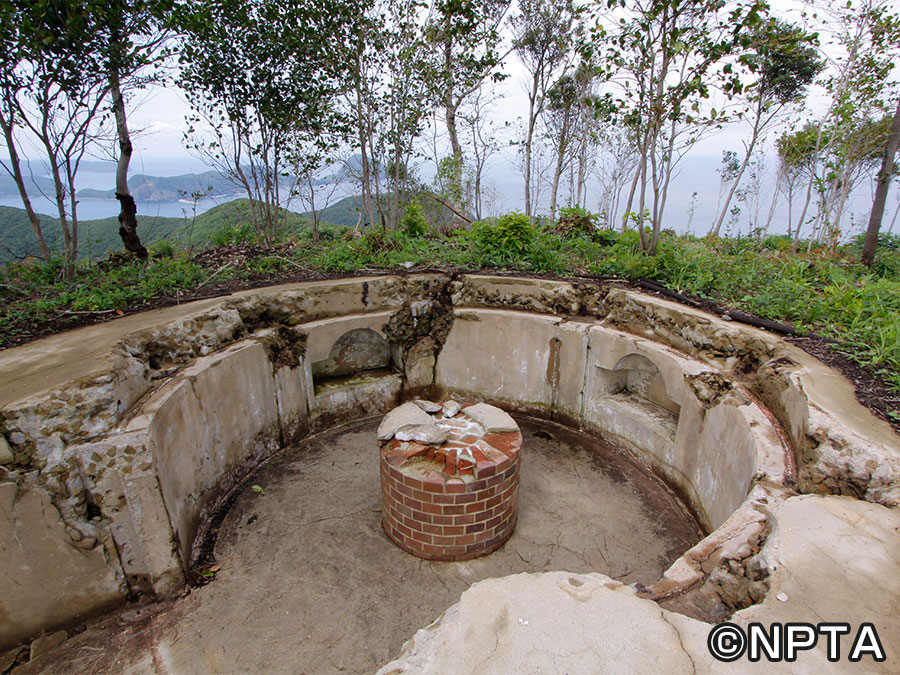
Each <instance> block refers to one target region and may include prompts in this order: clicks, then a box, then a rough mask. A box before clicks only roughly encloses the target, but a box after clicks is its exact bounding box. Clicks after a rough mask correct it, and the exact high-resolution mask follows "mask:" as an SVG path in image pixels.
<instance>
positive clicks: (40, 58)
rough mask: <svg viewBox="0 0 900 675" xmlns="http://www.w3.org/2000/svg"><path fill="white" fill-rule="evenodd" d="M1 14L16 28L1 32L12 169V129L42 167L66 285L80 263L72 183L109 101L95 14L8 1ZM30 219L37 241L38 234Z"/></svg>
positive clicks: (77, 6) (71, 5)
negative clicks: (25, 138)
mask: <svg viewBox="0 0 900 675" xmlns="http://www.w3.org/2000/svg"><path fill="white" fill-rule="evenodd" d="M2 12H3V15H4V19H8V20H10V21H11V22H12V25H13V26H14V28H12V29H11V30H4V31H3V39H4V45H3V47H4V52H5V53H4V55H3V57H2V58H3V68H2V70H3V82H2V85H3V89H4V91H3V109H4V112H3V117H4V118H5V119H4V124H3V126H4V127H6V128H5V129H4V137H5V138H6V142H7V145H8V150H9V151H10V159H11V164H12V165H17V164H18V157H17V153H16V150H15V137H14V134H13V133H12V127H13V126H14V125H19V126H20V127H21V129H22V130H23V131H26V132H28V133H30V134H31V135H32V136H33V137H34V139H35V140H36V142H37V143H38V145H39V146H40V147H41V149H42V151H43V153H44V155H45V157H46V159H47V162H48V165H49V168H50V175H51V178H52V180H53V186H54V190H53V200H54V201H55V202H56V207H57V213H58V217H59V222H60V228H61V230H62V234H63V255H64V260H65V265H64V274H65V276H66V277H68V278H70V277H71V276H72V274H73V273H74V263H75V260H76V259H77V255H78V213H77V205H78V200H77V199H76V194H75V177H76V175H77V173H78V167H79V165H80V162H81V160H82V158H83V157H84V155H85V152H86V150H87V148H88V146H89V145H90V144H91V143H92V142H93V141H94V140H95V135H96V133H97V125H98V124H99V123H100V122H102V113H103V110H102V107H101V106H102V103H103V100H104V97H105V94H106V89H105V79H104V77H103V76H102V75H101V74H100V73H101V72H102V69H101V64H100V61H99V60H98V54H97V53H96V51H94V50H93V48H92V47H93V43H92V40H91V39H90V37H91V36H92V35H93V28H94V23H93V21H94V14H93V6H92V5H91V4H90V3H82V2H77V1H76V0H10V1H9V2H6V3H4V4H3V5H2ZM3 23H4V25H7V21H4V22H3ZM7 130H8V131H9V133H7ZM14 157H15V159H14ZM11 168H12V167H11ZM11 173H12V174H13V176H14V178H16V180H17V184H18V187H19V192H20V194H21V195H22V196H23V202H24V203H25V204H26V210H29V209H28V207H29V206H30V202H29V200H28V198H27V190H26V189H25V186H24V183H23V182H22V179H21V171H20V170H17V169H15V168H12V171H11ZM16 174H18V177H16ZM32 218H34V219H33V220H32V227H35V228H36V233H37V231H38V230H39V229H40V227H39V224H37V225H36V216H34V215H33V214H32ZM44 254H45V255H46V254H47V251H45V252H44Z"/></svg>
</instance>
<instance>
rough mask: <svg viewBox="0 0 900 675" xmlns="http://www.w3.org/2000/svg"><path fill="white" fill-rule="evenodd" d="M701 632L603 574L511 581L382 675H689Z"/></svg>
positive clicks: (486, 589)
mask: <svg viewBox="0 0 900 675" xmlns="http://www.w3.org/2000/svg"><path fill="white" fill-rule="evenodd" d="M707 632H708V631H707V629H706V627H705V625H704V624H702V623H700V622H698V621H693V620H691V619H688V618H686V617H683V616H681V615H678V614H674V613H669V612H666V611H665V610H661V609H660V608H659V607H658V606H657V605H656V604H654V603H652V602H650V601H648V600H640V599H639V598H637V597H635V595H634V591H633V590H632V589H631V587H629V586H626V585H624V584H622V583H621V582H618V581H614V580H612V579H610V578H609V577H607V576H604V575H601V574H573V573H571V572H550V573H548V574H517V575H514V576H509V577H504V578H503V579H489V580H487V581H482V582H481V583H478V584H476V585H475V586H473V587H472V588H471V589H469V590H468V591H466V592H465V593H464V594H463V596H462V599H461V600H460V602H459V603H458V604H456V605H454V606H453V607H451V608H450V609H449V610H448V611H447V612H445V613H444V615H443V616H442V617H441V618H440V619H438V620H437V621H435V622H434V623H432V624H431V625H430V626H428V627H427V628H425V629H423V630H421V631H419V632H418V633H416V635H415V637H414V638H413V639H412V640H411V642H410V643H408V644H407V645H406V646H405V648H404V653H403V654H401V656H400V657H399V658H398V659H397V660H395V661H392V662H390V663H388V664H387V665H385V666H384V667H383V668H382V669H381V670H379V671H378V672H379V674H380V675H397V674H399V673H430V674H433V675H443V674H446V675H456V674H457V673H472V675H482V674H484V675H487V674H489V673H528V674H532V673H533V674H534V675H539V674H543V673H569V674H570V675H575V674H576V673H585V674H587V673H639V672H643V673H646V672H664V673H691V672H696V671H697V666H698V664H697V662H696V661H695V660H694V658H695V657H694V655H693V654H692V653H689V652H687V651H686V650H685V648H684V644H685V642H687V643H688V644H690V645H695V644H700V643H702V642H703V640H705V637H706V633H707ZM650 635H652V636H653V637H652V639H648V638H649V636H650ZM700 665H701V666H702V665H704V664H703V663H702V661H701V664H700Z"/></svg>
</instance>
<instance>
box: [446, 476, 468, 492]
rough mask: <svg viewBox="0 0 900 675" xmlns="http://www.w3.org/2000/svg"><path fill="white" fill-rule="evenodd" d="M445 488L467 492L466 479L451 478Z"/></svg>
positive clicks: (450, 490)
mask: <svg viewBox="0 0 900 675" xmlns="http://www.w3.org/2000/svg"><path fill="white" fill-rule="evenodd" d="M444 489H445V490H446V491H447V492H450V493H460V492H465V491H466V483H465V481H462V480H460V479H459V478H451V479H450V480H448V481H447V483H446V484H445V485H444Z"/></svg>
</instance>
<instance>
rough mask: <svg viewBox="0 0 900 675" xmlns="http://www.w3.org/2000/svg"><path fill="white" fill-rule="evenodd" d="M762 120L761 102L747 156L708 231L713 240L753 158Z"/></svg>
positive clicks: (717, 234)
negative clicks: (711, 227)
mask: <svg viewBox="0 0 900 675" xmlns="http://www.w3.org/2000/svg"><path fill="white" fill-rule="evenodd" d="M761 118H762V101H760V102H759V103H758V104H757V108H756V120H755V121H754V122H753V133H752V134H751V136H750V145H748V146H747V154H745V155H744V161H743V162H741V168H740V169H738V172H737V175H736V176H735V177H734V181H733V182H732V183H731V188H730V189H729V190H728V194H727V195H725V203H724V204H722V210H721V211H720V212H719V217H718V218H717V219H716V224H715V225H714V226H713V229H712V230H711V231H710V233H709V236H711V237H712V238H713V239H715V238H716V237H718V236H719V229H720V228H721V227H722V223H723V222H724V221H725V216H726V215H727V214H728V206H729V205H730V204H731V200H732V199H733V198H734V193H735V192H737V189H738V185H740V183H741V178H742V177H743V175H744V171H745V170H746V169H747V165H748V164H749V163H750V158H751V157H752V156H753V150H754V148H756V140H757V138H759V122H760V119H761Z"/></svg>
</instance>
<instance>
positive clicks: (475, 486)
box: [469, 478, 488, 492]
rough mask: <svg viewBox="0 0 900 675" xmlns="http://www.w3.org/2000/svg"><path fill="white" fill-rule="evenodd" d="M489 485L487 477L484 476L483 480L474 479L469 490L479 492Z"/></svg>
mask: <svg viewBox="0 0 900 675" xmlns="http://www.w3.org/2000/svg"><path fill="white" fill-rule="evenodd" d="M487 486H488V481H487V479H486V478H482V479H481V480H476V481H472V482H471V483H469V492H478V491H479V490H484V488H486V487H487Z"/></svg>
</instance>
